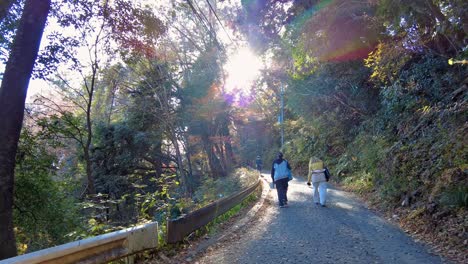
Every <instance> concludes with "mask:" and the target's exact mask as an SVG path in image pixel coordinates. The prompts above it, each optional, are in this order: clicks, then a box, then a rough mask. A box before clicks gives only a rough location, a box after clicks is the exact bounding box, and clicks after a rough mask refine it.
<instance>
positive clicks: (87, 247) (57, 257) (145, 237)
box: [0, 179, 260, 264]
mask: <svg viewBox="0 0 468 264" xmlns="http://www.w3.org/2000/svg"><path fill="white" fill-rule="evenodd" d="M259 185H260V179H259V180H258V181H257V182H256V183H255V184H253V185H252V186H250V187H248V188H246V189H244V190H242V191H240V192H238V193H236V194H233V195H231V196H229V197H226V198H222V199H220V200H217V201H216V202H213V203H211V204H209V205H207V206H205V207H203V208H201V209H198V210H196V211H194V212H192V213H190V214H188V215H185V216H183V217H180V218H177V219H174V220H168V221H167V238H166V239H167V242H168V243H176V242H178V241H182V240H183V239H184V237H185V236H187V235H188V234H190V233H192V232H193V231H195V230H197V229H198V228H200V227H202V226H204V225H206V224H208V223H209V222H211V221H212V220H213V219H215V218H216V217H217V216H219V215H221V214H223V213H225V212H227V211H228V210H229V209H231V208H232V207H234V206H235V205H237V204H239V203H240V202H242V200H244V199H245V198H246V197H247V196H249V195H250V194H252V192H253V191H254V190H255V189H256V188H257V187H258V186H259ZM157 246H158V223H157V222H152V223H149V224H145V225H140V226H136V227H131V228H127V229H124V230H120V231H116V232H112V233H108V234H104V235H100V236H96V237H91V238H87V239H83V240H78V241H75V242H70V243H67V244H63V245H60V246H56V247H52V248H47V249H43V250H39V251H35V252H32V253H29V254H25V255H21V256H17V257H14V258H9V259H5V260H1V261H0V264H36V263H41V264H45V263H47V264H68V263H86V264H92V263H105V262H109V261H112V260H116V259H120V258H123V257H126V256H130V255H133V254H135V253H138V252H141V251H143V250H147V249H153V248H156V247H157Z"/></svg>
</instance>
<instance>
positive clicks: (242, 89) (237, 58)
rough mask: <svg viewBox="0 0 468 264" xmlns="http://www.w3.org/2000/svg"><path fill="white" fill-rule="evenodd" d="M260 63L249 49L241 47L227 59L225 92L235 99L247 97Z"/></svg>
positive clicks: (256, 76) (257, 73)
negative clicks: (233, 95)
mask: <svg viewBox="0 0 468 264" xmlns="http://www.w3.org/2000/svg"><path fill="white" fill-rule="evenodd" d="M261 66H262V63H261V61H260V59H259V58H258V57H257V56H255V54H253V53H252V52H251V51H250V50H249V48H247V47H243V48H241V49H239V50H237V51H236V52H234V54H233V55H232V56H230V57H229V60H228V62H227V64H226V65H225V67H224V69H225V71H226V72H227V79H226V86H225V87H226V92H228V93H231V94H234V93H235V94H236V95H237V96H236V97H240V96H242V95H249V94H250V91H251V88H252V85H253V83H254V81H255V79H256V78H258V76H259V73H260V68H261Z"/></svg>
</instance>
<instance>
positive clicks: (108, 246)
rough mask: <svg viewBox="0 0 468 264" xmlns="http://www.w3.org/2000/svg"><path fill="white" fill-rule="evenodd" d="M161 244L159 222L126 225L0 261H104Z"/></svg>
mask: <svg viewBox="0 0 468 264" xmlns="http://www.w3.org/2000/svg"><path fill="white" fill-rule="evenodd" d="M157 246H158V223H157V222H152V223H149V224H145V225H140V226H136V227H131V228H127V229H124V230H120V231H116V232H112V233H108V234H104V235H100V236H96V237H91V238H87V239H83V240H79V241H75V242H71V243H67V244H63V245H60V246H56V247H52V248H47V249H43V250H39V251H36V252H32V253H29V254H25V255H21V256H17V257H14V258H9V259H5V260H2V261H0V264H7V263H8V264H26V263H27V264H35V263H44V264H45V263H47V264H49V263H50V264H52V263H57V264H59V263H60V264H67V263H89V264H90V263H105V262H108V261H111V260H115V259H119V258H123V257H125V256H128V255H132V254H135V253H138V252H140V251H143V250H146V249H151V248H156V247H157Z"/></svg>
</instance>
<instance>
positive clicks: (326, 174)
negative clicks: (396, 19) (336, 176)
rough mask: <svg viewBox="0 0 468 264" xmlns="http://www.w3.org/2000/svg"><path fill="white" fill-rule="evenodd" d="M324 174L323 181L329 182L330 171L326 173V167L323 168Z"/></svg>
mask: <svg viewBox="0 0 468 264" xmlns="http://www.w3.org/2000/svg"><path fill="white" fill-rule="evenodd" d="M324 173H325V179H326V180H327V181H329V180H330V177H331V174H330V171H328V168H327V167H325V171H324Z"/></svg>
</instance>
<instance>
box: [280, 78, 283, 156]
mask: <svg viewBox="0 0 468 264" xmlns="http://www.w3.org/2000/svg"><path fill="white" fill-rule="evenodd" d="M280 85H281V86H280V95H281V114H280V126H281V151H284V149H283V146H284V88H283V84H282V83H281V84H280Z"/></svg>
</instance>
